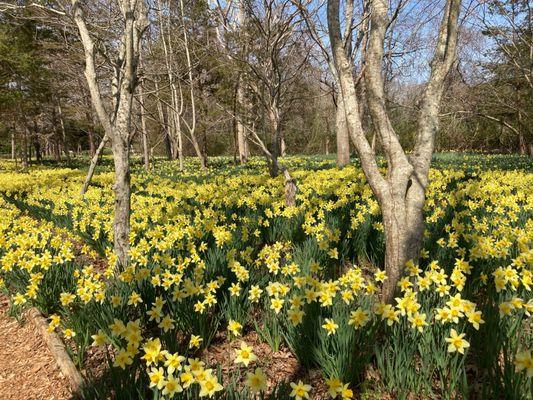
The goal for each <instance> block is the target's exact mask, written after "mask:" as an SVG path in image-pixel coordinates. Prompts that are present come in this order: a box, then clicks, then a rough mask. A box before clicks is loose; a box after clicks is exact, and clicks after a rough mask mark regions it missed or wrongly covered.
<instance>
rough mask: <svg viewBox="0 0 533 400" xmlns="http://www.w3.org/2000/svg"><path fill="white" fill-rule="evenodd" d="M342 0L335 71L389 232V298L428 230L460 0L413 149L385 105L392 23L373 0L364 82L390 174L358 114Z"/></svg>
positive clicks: (332, 17) (447, 20) (434, 65)
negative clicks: (432, 170)
mask: <svg viewBox="0 0 533 400" xmlns="http://www.w3.org/2000/svg"><path fill="white" fill-rule="evenodd" d="M339 3H340V0H328V10H327V19H328V27H329V38H330V45H331V49H332V54H333V59H334V64H335V70H336V72H337V75H338V79H339V83H340V88H341V90H340V97H341V101H342V102H343V104H344V110H345V113H346V121H347V123H348V128H349V132H350V136H351V138H352V141H353V143H354V146H355V148H356V150H357V153H358V155H359V158H360V161H361V165H362V168H363V171H364V173H365V176H366V177H367V180H368V183H369V184H370V186H371V188H372V191H373V192H374V194H375V196H376V197H377V199H378V202H379V204H380V206H381V212H382V216H383V227H384V232H385V242H386V245H385V246H386V249H385V270H386V272H387V275H388V280H387V281H386V282H385V284H384V286H383V292H382V298H383V300H384V301H387V302H388V301H390V300H391V299H392V298H393V296H394V293H395V291H396V284H397V282H398V280H399V279H400V277H401V275H402V273H403V269H404V267H405V264H406V262H407V261H408V260H410V259H413V260H416V259H417V258H418V254H419V251H420V246H421V241H422V238H423V232H424V216H423V206H424V201H425V190H426V187H427V184H428V173H429V167H430V162H431V157H432V153H433V149H434V143H435V134H436V131H437V129H438V122H439V119H438V114H439V106H440V100H441V96H442V92H443V89H444V80H445V78H446V75H447V74H448V72H449V70H450V68H451V67H452V64H453V62H454V60H455V51H456V44H457V25H458V16H459V11H460V7H461V1H460V0H447V1H446V4H445V7H444V11H443V17H442V21H441V24H440V28H439V32H438V36H437V42H436V46H435V51H434V55H433V59H432V61H431V72H430V77H429V80H428V82H427V84H426V88H425V91H424V94H423V96H422V101H421V104H420V111H419V117H418V133H417V139H416V144H415V147H414V150H413V152H412V154H409V155H408V154H406V152H405V150H404V149H403V148H402V146H401V144H400V141H399V138H398V136H397V135H396V132H395V130H394V128H393V126H392V124H391V121H390V118H389V115H388V111H387V107H386V104H385V92H384V78H383V75H382V72H383V62H384V41H385V36H386V31H387V28H388V26H389V22H390V9H389V2H388V1H387V0H369V1H368V7H369V11H370V27H369V33H368V35H369V36H368V49H367V52H366V55H365V60H364V62H365V74H364V79H365V87H366V91H367V94H366V97H367V103H368V108H369V112H370V115H371V118H372V122H373V125H374V129H375V130H376V132H377V135H378V138H379V141H380V144H381V146H382V148H383V152H384V154H385V158H386V161H387V166H388V167H387V173H386V175H385V176H383V175H382V173H381V172H380V170H379V167H378V163H377V160H376V157H375V152H374V149H373V148H372V147H371V145H370V143H369V142H368V140H367V138H366V136H365V132H364V130H363V126H362V123H361V117H360V113H359V104H358V98H357V94H356V89H355V81H354V76H353V73H352V69H353V67H352V60H351V59H350V58H348V57H347V55H346V51H345V48H344V43H345V38H344V37H343V35H342V33H341V24H340V20H339V8H340V7H339Z"/></svg>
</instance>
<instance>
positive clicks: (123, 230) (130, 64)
mask: <svg viewBox="0 0 533 400" xmlns="http://www.w3.org/2000/svg"><path fill="white" fill-rule="evenodd" d="M71 5H72V9H71V12H72V15H73V18H74V21H75V23H76V25H77V27H78V30H79V34H80V38H81V42H82V45H83V48H84V52H85V77H86V79H87V84H88V86H89V91H90V94H91V100H92V103H93V107H94V109H95V110H96V114H97V115H98V119H99V121H100V124H101V125H102V126H103V128H104V131H105V135H106V136H107V137H108V138H109V140H110V141H111V148H112V151H113V160H114V165H115V184H114V185H113V189H114V191H115V216H114V223H113V226H114V247H115V253H116V255H117V259H118V263H119V265H120V266H121V267H125V266H126V265H127V264H128V252H129V234H130V206H131V204H130V203H131V187H130V160H129V152H130V142H131V115H132V106H133V98H134V94H135V88H136V86H137V66H138V61H139V54H140V43H141V38H142V35H143V33H144V31H145V30H146V28H147V27H148V19H147V15H146V7H145V4H144V0H142V1H138V0H120V1H119V2H118V5H119V9H120V14H121V17H122V24H123V25H122V29H121V35H120V44H119V48H118V49H117V54H116V57H115V59H114V60H113V67H114V71H115V75H114V77H113V78H114V79H113V85H112V97H113V104H112V108H111V112H108V110H107V109H106V106H105V98H104V96H103V95H102V92H101V89H100V83H99V80H98V77H97V73H96V65H95V46H94V41H93V38H92V37H91V34H90V32H89V28H88V25H87V21H86V16H85V12H84V7H83V6H82V4H81V3H80V1H79V0H72V3H71Z"/></svg>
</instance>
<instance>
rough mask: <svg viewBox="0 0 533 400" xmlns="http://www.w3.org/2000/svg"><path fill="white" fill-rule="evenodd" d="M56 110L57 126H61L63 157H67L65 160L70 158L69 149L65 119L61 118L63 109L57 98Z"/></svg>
mask: <svg viewBox="0 0 533 400" xmlns="http://www.w3.org/2000/svg"><path fill="white" fill-rule="evenodd" d="M57 112H58V115H59V126H60V127H61V137H62V140H63V150H64V152H65V157H67V160H70V149H69V147H68V143H67V132H66V130H65V121H64V120H63V109H62V107H61V102H60V101H59V100H58V102H57Z"/></svg>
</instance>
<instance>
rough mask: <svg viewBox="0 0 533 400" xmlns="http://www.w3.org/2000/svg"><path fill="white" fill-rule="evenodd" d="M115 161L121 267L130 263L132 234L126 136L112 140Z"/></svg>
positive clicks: (117, 248) (117, 244) (116, 236)
mask: <svg viewBox="0 0 533 400" xmlns="http://www.w3.org/2000/svg"><path fill="white" fill-rule="evenodd" d="M112 148H113V161H114V164H115V184H114V185H113V190H114V191H115V218H114V221H113V227H114V231H113V233H114V238H113V239H114V248H115V254H116V255H117V259H118V263H119V267H120V269H122V268H124V267H125V266H127V265H128V261H129V259H128V257H129V255H128V253H129V234H130V209H131V187H130V161H129V143H128V140H127V132H126V138H124V137H123V136H122V135H120V134H118V135H117V134H116V136H115V137H114V140H113V141H112Z"/></svg>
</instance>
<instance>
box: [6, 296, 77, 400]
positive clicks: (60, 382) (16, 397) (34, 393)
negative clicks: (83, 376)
mask: <svg viewBox="0 0 533 400" xmlns="http://www.w3.org/2000/svg"><path fill="white" fill-rule="evenodd" d="M8 307H9V306H8V302H7V299H6V298H5V297H0V399H2V400H68V399H71V393H70V390H69V389H68V382H67V380H66V379H65V378H64V377H63V376H62V375H61V372H60V371H59V368H58V367H57V365H56V362H55V360H54V359H53V358H52V355H51V353H50V351H49V350H48V348H47V347H46V344H45V343H44V342H43V340H42V338H41V337H40V336H39V334H38V333H37V332H35V329H34V327H33V325H32V324H31V323H29V322H28V323H25V322H23V324H22V325H21V324H19V322H17V320H15V319H14V318H11V317H9V316H8V315H7V314H6V313H7V310H8Z"/></svg>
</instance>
